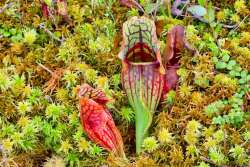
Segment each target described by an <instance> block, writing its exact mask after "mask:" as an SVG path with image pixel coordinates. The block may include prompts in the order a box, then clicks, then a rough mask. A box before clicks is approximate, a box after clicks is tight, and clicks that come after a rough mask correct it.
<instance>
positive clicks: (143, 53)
mask: <svg viewBox="0 0 250 167" xmlns="http://www.w3.org/2000/svg"><path fill="white" fill-rule="evenodd" d="M118 57H119V58H120V59H121V60H122V64H123V69H122V84H123V88H124V90H125V92H126V94H127V96H128V99H129V102H130V104H131V105H132V107H133V109H134V110H135V122H136V123H135V124H136V125H135V126H136V152H137V153H140V152H141V145H142V142H143V140H144V138H145V137H146V135H147V132H148V128H149V127H150V125H151V123H152V117H153V113H154V112H155V110H156V108H157V106H158V103H159V101H160V98H161V96H162V90H163V86H164V74H165V70H164V67H163V65H162V62H161V55H160V50H159V45H158V41H157V37H156V28H155V24H154V22H153V21H152V20H150V19H148V18H146V17H133V18H131V19H130V20H128V21H126V22H125V23H124V24H123V44H122V48H121V51H120V53H119V55H118Z"/></svg>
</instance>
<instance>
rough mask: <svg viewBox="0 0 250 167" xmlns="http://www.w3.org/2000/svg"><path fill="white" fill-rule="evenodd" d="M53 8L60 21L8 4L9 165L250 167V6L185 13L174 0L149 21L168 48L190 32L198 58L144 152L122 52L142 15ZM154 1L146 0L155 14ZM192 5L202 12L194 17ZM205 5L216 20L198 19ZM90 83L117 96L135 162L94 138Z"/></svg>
mask: <svg viewBox="0 0 250 167" xmlns="http://www.w3.org/2000/svg"><path fill="white" fill-rule="evenodd" d="M44 2H45V3H46V4H49V5H50V8H51V13H50V14H49V15H50V16H51V17H47V18H46V17H45V16H43V13H42V9H41V2H40V1H39V0H34V1H31V0H8V1H3V0H1V1H0V166H3V167H9V166H18V167H31V166H32V167H36V166H45V167H52V166H53V167H64V166H72V167H73V166H80V167H83V166H105V165H108V166H118V164H119V166H139V167H140V166H145V167H151V166H152V167H158V166H159V167H164V166H166V167H167V166H171V167H179V166H185V167H189V166H190V167H194V166H199V167H209V166H210V167H213V166H221V167H222V166H223V167H236V166H242V167H247V166H249V164H250V130H249V128H250V119H249V118H250V111H249V110H250V107H249V99H250V94H249V92H250V91H249V89H250V88H249V82H250V73H249V69H250V29H249V27H250V16H249V6H250V4H249V1H247V0H246V1H244V0H237V1H233V0H230V1H229V0H225V1H214V2H211V1H206V0H198V1H192V2H189V3H188V4H186V5H185V4H184V5H182V6H181V7H179V8H180V9H183V13H182V15H181V16H174V15H172V14H171V11H170V8H172V7H173V2H172V6H171V5H170V4H169V3H168V2H167V1H164V4H162V5H161V6H160V7H159V8H157V11H156V12H155V13H154V12H153V14H145V15H148V17H149V18H151V19H152V20H154V21H156V22H157V23H158V24H157V30H158V32H159V33H158V40H159V41H160V43H161V50H163V49H164V47H165V42H166V32H167V31H168V30H169V29H170V28H171V27H173V26H174V25H183V26H184V27H185V37H186V40H187V41H188V42H189V44H190V46H191V47H192V48H195V49H196V50H197V54H196V55H193V54H189V53H186V52H183V53H182V54H181V60H180V64H181V65H180V68H179V69H178V71H177V73H178V75H179V84H178V88H177V90H176V91H174V90H172V91H170V92H169V93H168V95H167V98H166V99H165V100H164V101H163V102H161V104H160V105H159V107H158V109H157V112H156V113H155V114H154V118H153V119H154V121H153V124H152V125H151V128H150V132H149V137H148V138H146V139H145V141H144V144H143V152H142V153H141V154H140V155H135V149H134V148H135V142H134V140H135V136H134V133H135V130H134V121H135V119H134V111H133V110H132V108H131V106H130V105H129V103H128V100H127V97H126V95H125V93H124V91H123V90H122V86H121V81H120V71H121V62H120V60H119V59H118V58H117V54H118V52H119V49H120V45H121V41H122V36H121V32H122V29H121V27H122V23H123V22H124V21H126V20H127V19H129V18H130V17H132V16H139V15H141V14H142V12H138V10H137V9H136V8H128V7H126V6H124V5H122V4H121V3H120V2H119V1H115V0H108V1H105V0H92V1H90V0H87V1H86V0H83V1H73V0H68V1H67V8H66V9H67V12H68V13H67V15H63V14H62V13H63V11H58V10H57V9H61V7H60V6H59V7H58V6H56V5H55V4H53V3H55V2H53V1H50V0H46V1H44ZM154 3H155V2H153V1H149V0H143V1H142V0H141V6H143V7H144V9H145V10H146V13H150V10H151V9H152V7H154ZM192 5H199V7H198V8H199V9H195V10H194V11H191V12H188V11H187V10H186V9H187V7H190V6H192ZM201 6H202V7H203V8H205V9H206V15H204V16H202V19H197V18H196V17H193V16H192V12H193V13H195V12H196V14H199V12H201V11H200V10H201V9H200V7H201ZM203 8H202V9H203ZM62 9H65V8H62ZM60 12H61V13H60ZM197 12H198V13H197ZM82 83H88V84H90V85H92V86H93V87H99V88H102V89H103V90H104V91H105V93H106V94H107V95H108V96H109V97H110V98H112V99H113V100H112V101H111V102H110V103H108V108H109V110H110V112H111V114H112V116H113V118H114V121H115V123H116V125H117V127H118V129H119V130H120V132H121V134H122V136H123V141H124V145H125V152H126V155H127V158H128V162H129V165H128V164H127V163H128V162H127V163H125V162H122V161H121V162H118V161H119V160H115V159H113V158H112V157H111V156H110V155H109V153H108V152H107V151H105V150H104V149H102V148H101V147H99V146H97V145H95V144H94V143H93V142H91V141H90V140H89V139H88V137H87V135H86V134H85V133H84V131H83V129H82V126H81V124H80V121H79V117H78V113H79V101H78V99H77V96H76V88H77V86H78V85H81V84H82Z"/></svg>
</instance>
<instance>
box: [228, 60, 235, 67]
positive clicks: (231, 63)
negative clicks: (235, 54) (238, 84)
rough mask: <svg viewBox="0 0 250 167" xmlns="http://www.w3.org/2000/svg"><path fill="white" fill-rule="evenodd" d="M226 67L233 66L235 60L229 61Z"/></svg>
mask: <svg viewBox="0 0 250 167" xmlns="http://www.w3.org/2000/svg"><path fill="white" fill-rule="evenodd" d="M228 65H230V66H234V65H236V61H235V60H230V61H229V62H228Z"/></svg>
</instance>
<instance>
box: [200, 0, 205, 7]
mask: <svg viewBox="0 0 250 167" xmlns="http://www.w3.org/2000/svg"><path fill="white" fill-rule="evenodd" d="M198 4H199V5H201V6H205V5H206V0H198Z"/></svg>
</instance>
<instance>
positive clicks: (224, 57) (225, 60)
mask: <svg viewBox="0 0 250 167" xmlns="http://www.w3.org/2000/svg"><path fill="white" fill-rule="evenodd" d="M229 59H230V56H229V55H228V54H224V55H223V57H222V60H223V61H224V62H228V61H229Z"/></svg>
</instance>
